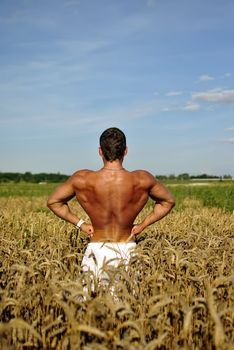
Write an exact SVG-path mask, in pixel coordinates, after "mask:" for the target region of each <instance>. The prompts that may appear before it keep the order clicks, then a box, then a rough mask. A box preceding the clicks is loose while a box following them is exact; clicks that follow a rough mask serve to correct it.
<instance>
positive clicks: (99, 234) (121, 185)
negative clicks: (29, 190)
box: [47, 148, 175, 242]
mask: <svg viewBox="0 0 234 350" xmlns="http://www.w3.org/2000/svg"><path fill="white" fill-rule="evenodd" d="M99 154H100V156H101V157H102V160H103V163H104V166H103V168H101V169H100V170H98V171H91V170H80V171H77V172H76V173H74V174H73V175H72V176H71V177H70V178H69V179H68V180H67V181H66V182H65V183H63V184H61V185H60V186H58V188H57V189H56V190H55V191H54V193H52V195H51V196H50V197H49V198H48V202H47V205H48V207H49V208H50V209H51V210H52V211H53V212H54V213H55V214H56V215H57V216H58V217H60V218H62V219H64V220H66V221H67V222H69V223H71V224H74V225H76V224H77V223H78V221H79V220H80V218H79V217H77V215H76V214H75V213H73V212H72V211H71V210H70V208H69V205H68V202H69V201H70V200H71V199H72V198H74V197H76V198H77V200H78V202H79V203H80V205H81V206H82V207H83V209H84V210H85V212H86V213H87V214H88V216H89V218H90V220H91V224H87V223H83V224H82V225H81V230H82V231H83V232H85V233H86V234H87V235H88V236H89V237H90V240H91V242H105V241H112V242H126V241H129V240H131V239H133V238H134V236H136V235H138V234H139V233H141V232H142V231H143V230H144V229H145V228H146V227H148V226H149V225H151V224H153V223H155V222H156V221H158V220H160V219H162V218H163V217H164V216H166V215H167V214H168V213H169V212H170V211H171V209H172V208H173V206H174V205H175V200H174V198H173V196H172V195H171V193H170V191H169V190H168V189H167V188H166V187H165V186H164V185H163V184H162V183H160V182H159V181H158V180H156V179H155V177H154V176H153V175H151V174H150V173H149V172H147V171H145V170H136V171H132V172H130V171H127V170H125V169H124V168H123V166H122V163H123V159H121V160H115V161H112V162H110V161H107V160H106V159H105V157H104V156H103V153H102V150H101V148H99ZM126 154H127V148H126V150H125V155H126ZM149 197H150V198H152V199H153V200H154V201H155V206H154V209H153V210H152V212H151V213H150V214H148V215H147V216H146V217H145V218H144V219H143V221H142V222H141V223H139V224H137V225H134V221H135V219H136V217H137V215H138V214H139V213H140V211H141V210H142V209H143V207H144V206H145V204H146V203H147V201H148V199H149Z"/></svg>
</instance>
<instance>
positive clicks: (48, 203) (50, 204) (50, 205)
mask: <svg viewBox="0 0 234 350" xmlns="http://www.w3.org/2000/svg"><path fill="white" fill-rule="evenodd" d="M46 205H47V208H49V209H50V210H52V208H53V205H54V201H52V200H51V199H50V198H48V199H47V202H46Z"/></svg>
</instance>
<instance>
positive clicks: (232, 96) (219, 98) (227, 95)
mask: <svg viewBox="0 0 234 350" xmlns="http://www.w3.org/2000/svg"><path fill="white" fill-rule="evenodd" d="M192 99H193V100H202V101H207V102H214V103H224V104H225V103H234V90H224V89H214V90H208V91H203V92H194V93H193V94H192Z"/></svg>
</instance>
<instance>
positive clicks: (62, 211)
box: [47, 203, 79, 225]
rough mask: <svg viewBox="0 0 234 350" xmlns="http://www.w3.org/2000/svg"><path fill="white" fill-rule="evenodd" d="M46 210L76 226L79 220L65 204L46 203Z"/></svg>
mask: <svg viewBox="0 0 234 350" xmlns="http://www.w3.org/2000/svg"><path fill="white" fill-rule="evenodd" d="M47 206H48V208H49V209H50V210H51V211H52V212H53V213H54V214H55V215H57V216H58V217H59V218H61V219H63V220H66V221H67V222H69V223H71V224H73V225H76V224H77V222H78V221H79V218H78V217H77V216H76V215H75V214H74V213H72V212H71V210H70V208H69V206H68V204H67V203H48V204H47Z"/></svg>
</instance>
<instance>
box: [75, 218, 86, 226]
mask: <svg viewBox="0 0 234 350" xmlns="http://www.w3.org/2000/svg"><path fill="white" fill-rule="evenodd" d="M84 222H85V221H84V220H83V219H80V220H79V221H78V223H77V224H76V227H77V228H80V226H81V225H82V224H83V223H84Z"/></svg>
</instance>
